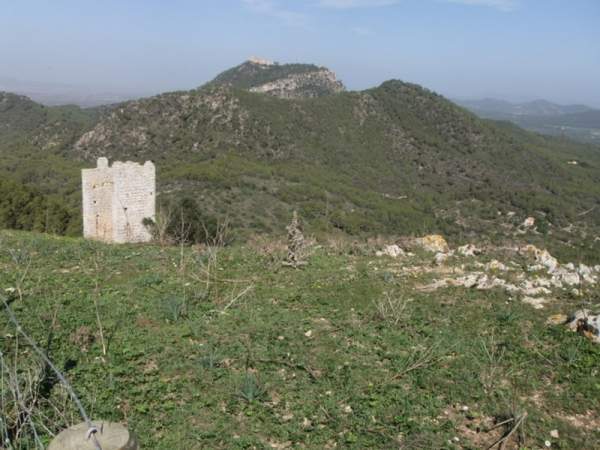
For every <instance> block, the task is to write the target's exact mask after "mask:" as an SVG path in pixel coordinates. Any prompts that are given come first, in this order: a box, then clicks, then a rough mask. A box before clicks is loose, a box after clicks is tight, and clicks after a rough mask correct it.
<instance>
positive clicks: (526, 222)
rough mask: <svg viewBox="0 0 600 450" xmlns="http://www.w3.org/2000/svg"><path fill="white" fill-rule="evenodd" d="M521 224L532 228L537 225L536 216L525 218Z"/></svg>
mask: <svg viewBox="0 0 600 450" xmlns="http://www.w3.org/2000/svg"><path fill="white" fill-rule="evenodd" d="M521 226H522V227H523V228H532V227H534V226H535V218H534V217H528V218H527V219H525V220H524V221H523V223H522V224H521Z"/></svg>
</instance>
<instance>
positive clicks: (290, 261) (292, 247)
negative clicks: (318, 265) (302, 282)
mask: <svg viewBox="0 0 600 450" xmlns="http://www.w3.org/2000/svg"><path fill="white" fill-rule="evenodd" d="M286 229H287V232H288V237H287V239H288V246H287V247H288V253H287V257H286V258H285V261H284V262H283V265H285V266H289V267H294V268H298V267H300V266H305V265H306V264H307V263H306V261H304V260H303V256H304V254H303V253H304V249H305V243H304V234H302V227H301V226H300V219H299V218H298V212H297V211H294V214H293V216H292V222H291V223H290V224H289V225H288V226H287V227H286Z"/></svg>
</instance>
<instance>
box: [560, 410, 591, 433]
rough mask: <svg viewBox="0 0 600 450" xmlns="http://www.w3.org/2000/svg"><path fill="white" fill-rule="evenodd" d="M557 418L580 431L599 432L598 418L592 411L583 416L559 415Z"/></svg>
mask: <svg viewBox="0 0 600 450" xmlns="http://www.w3.org/2000/svg"><path fill="white" fill-rule="evenodd" d="M558 418H559V419H561V420H563V421H565V422H567V423H568V424H570V425H571V426H573V427H575V428H577V429H580V430H585V431H600V416H598V414H597V413H594V412H593V411H588V412H586V413H585V414H573V415H566V414H564V415H563V414H559V415H558Z"/></svg>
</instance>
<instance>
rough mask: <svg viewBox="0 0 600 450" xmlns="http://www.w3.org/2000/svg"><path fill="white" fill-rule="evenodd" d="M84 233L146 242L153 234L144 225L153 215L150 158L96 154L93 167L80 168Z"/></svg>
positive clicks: (104, 238)
mask: <svg viewBox="0 0 600 450" xmlns="http://www.w3.org/2000/svg"><path fill="white" fill-rule="evenodd" d="M81 179H82V185H83V236H84V237H85V238H89V239H96V240H99V241H104V242H117V243H124V242H147V241H149V240H150V239H151V238H152V236H151V235H150V232H149V231H148V230H147V229H146V227H145V226H144V225H143V223H142V221H143V220H144V219H145V218H151V219H154V216H155V207H156V171H155V168H154V164H153V163H152V162H151V161H146V163H144V164H143V165H141V164H138V163H134V162H130V161H128V162H125V163H123V162H114V163H113V165H112V166H111V167H109V165H108V159H106V158H99V159H98V165H97V167H96V168H95V169H83V170H82V171H81Z"/></svg>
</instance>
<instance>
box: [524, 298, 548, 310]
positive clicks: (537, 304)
mask: <svg viewBox="0 0 600 450" xmlns="http://www.w3.org/2000/svg"><path fill="white" fill-rule="evenodd" d="M522 301H523V303H526V304H528V305H531V306H533V307H534V308H535V309H544V305H545V304H546V303H548V301H549V300H548V299H546V298H543V297H528V296H526V297H523V300H522Z"/></svg>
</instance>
